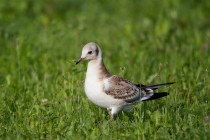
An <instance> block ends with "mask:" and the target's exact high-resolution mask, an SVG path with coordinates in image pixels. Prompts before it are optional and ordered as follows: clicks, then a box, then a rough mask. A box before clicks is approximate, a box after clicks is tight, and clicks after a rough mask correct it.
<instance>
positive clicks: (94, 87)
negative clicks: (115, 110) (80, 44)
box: [85, 62, 123, 108]
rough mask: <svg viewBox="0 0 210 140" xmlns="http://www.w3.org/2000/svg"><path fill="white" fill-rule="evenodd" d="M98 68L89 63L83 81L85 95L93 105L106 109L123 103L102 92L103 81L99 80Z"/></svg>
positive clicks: (94, 64)
mask: <svg viewBox="0 0 210 140" xmlns="http://www.w3.org/2000/svg"><path fill="white" fill-rule="evenodd" d="M99 74H100V73H99V66H98V65H97V64H96V63H91V62H89V64H88V69H87V73H86V79H85V93H86V95H87V97H88V99H89V100H90V101H91V102H93V103H94V104H96V105H98V106H100V107H104V108H108V107H113V106H117V105H119V104H121V103H122V102H123V101H121V100H118V99H114V98H113V97H111V96H109V95H107V94H106V93H104V91H103V85H104V80H103V79H99Z"/></svg>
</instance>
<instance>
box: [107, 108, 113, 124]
mask: <svg viewBox="0 0 210 140" xmlns="http://www.w3.org/2000/svg"><path fill="white" fill-rule="evenodd" d="M107 111H108V113H109V116H110V118H109V121H112V120H113V119H114V115H113V114H112V109H111V108H107Z"/></svg>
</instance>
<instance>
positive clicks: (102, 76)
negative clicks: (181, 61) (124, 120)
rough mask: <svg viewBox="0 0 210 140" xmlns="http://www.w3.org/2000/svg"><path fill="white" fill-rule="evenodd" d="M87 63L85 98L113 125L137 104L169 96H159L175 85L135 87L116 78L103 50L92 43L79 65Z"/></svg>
mask: <svg viewBox="0 0 210 140" xmlns="http://www.w3.org/2000/svg"><path fill="white" fill-rule="evenodd" d="M85 60H86V61H88V66H87V71H86V77H85V83H84V90H85V94H86V96H87V98H88V99H89V100H90V101H91V102H92V103H94V104H95V105H97V106H99V107H102V108H106V109H107V111H108V114H109V120H110V121H111V120H113V119H114V116H115V115H116V114H117V113H118V112H120V111H124V110H129V109H131V108H132V106H133V104H134V103H137V102H141V101H148V100H154V99H158V98H161V97H164V96H167V95H169V93H168V92H159V93H157V92H156V90H157V89H158V88H159V87H161V86H165V85H171V84H174V83H175V82H168V83H163V84H153V85H145V84H134V83H132V82H131V81H129V80H127V79H125V78H123V77H120V76H117V75H112V74H111V73H109V71H108V70H107V68H106V67H105V64H104V61H103V58H102V51H101V48H100V47H99V45H98V44H96V43H94V42H89V43H87V44H86V45H85V46H84V47H83V49H82V54H81V57H80V59H78V61H76V64H79V63H80V62H82V61H85Z"/></svg>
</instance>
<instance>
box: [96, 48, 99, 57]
mask: <svg viewBox="0 0 210 140" xmlns="http://www.w3.org/2000/svg"><path fill="white" fill-rule="evenodd" d="M98 53H99V50H98V47H97V48H96V56H98Z"/></svg>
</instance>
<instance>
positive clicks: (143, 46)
mask: <svg viewBox="0 0 210 140" xmlns="http://www.w3.org/2000/svg"><path fill="white" fill-rule="evenodd" d="M209 17H210V1H208V0H201V1H199V2H197V1H193V0H189V1H186V2H185V1H181V0H172V1H168V0H163V1H158V0H152V1H146V0H145V1H143V0H140V1H139V0H131V1H126V0H116V1H109V2H107V1H104V0H102V1H97V0H90V1H82V0H75V1H70V0H60V1H56V0H45V1H43V0H36V1H32V0H28V1H27V0H19V1H18V2H16V1H12V0H1V1H0V137H1V139H14V138H15V139H76V138H78V139H142V140H144V139H148V140H151V139H158V140H159V139H166V140H168V139H180V140H182V139H190V140H191V139H195V140H198V139H202V140H208V139H210V102H209V100H210V18H209ZM91 41H94V42H97V43H98V44H99V45H100V46H101V48H102V50H103V56H104V59H105V60H104V61H105V63H106V66H107V68H108V69H109V71H110V72H111V73H113V74H118V75H120V76H123V77H126V78H127V79H129V80H132V81H134V82H135V83H145V84H150V83H161V82H171V81H175V82H177V83H176V84H175V85H173V86H170V87H167V88H166V87H164V88H162V89H160V91H169V92H170V95H169V96H167V97H166V98H162V99H159V100H156V101H149V102H143V103H140V104H137V105H135V107H134V109H133V110H132V111H130V112H122V113H119V114H118V115H117V116H116V120H115V121H113V122H111V123H108V122H107V120H108V114H107V112H106V110H105V109H101V108H99V107H97V106H95V105H93V104H92V103H91V102H90V101H88V99H87V97H86V96H85V93H84V88H83V85H84V78H85V71H86V63H83V64H81V65H78V66H75V64H74V61H75V60H76V59H77V58H79V57H80V55H81V50H82V47H83V45H84V44H86V43H87V42H91ZM44 99H47V103H45V102H44V101H43V100H44Z"/></svg>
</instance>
